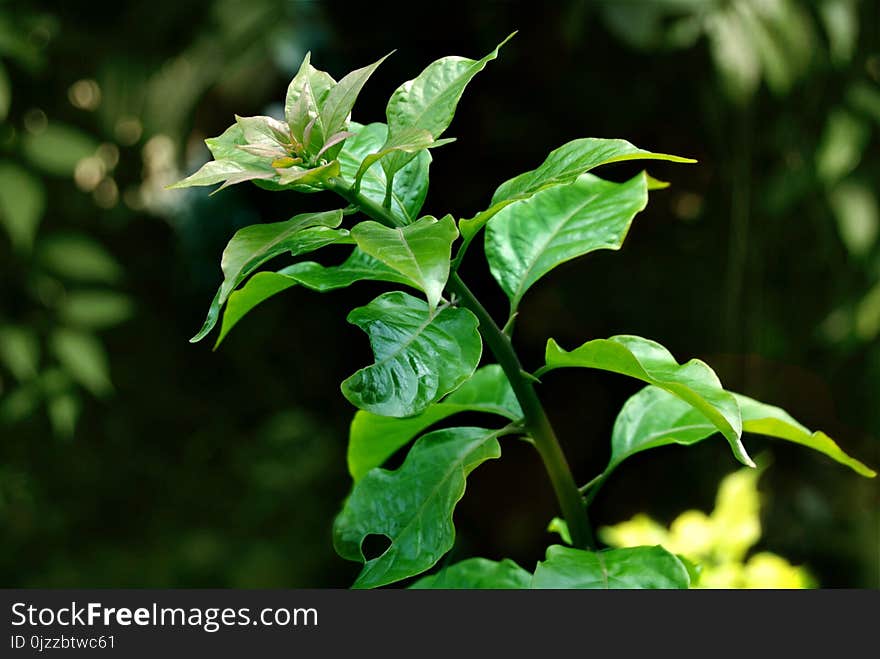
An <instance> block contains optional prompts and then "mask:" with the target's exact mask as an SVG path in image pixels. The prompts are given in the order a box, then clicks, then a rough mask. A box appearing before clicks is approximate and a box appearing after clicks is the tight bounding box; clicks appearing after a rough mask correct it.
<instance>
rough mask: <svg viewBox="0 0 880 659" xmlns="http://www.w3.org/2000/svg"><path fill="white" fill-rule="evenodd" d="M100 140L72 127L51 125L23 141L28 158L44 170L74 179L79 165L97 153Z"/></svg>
mask: <svg viewBox="0 0 880 659" xmlns="http://www.w3.org/2000/svg"><path fill="white" fill-rule="evenodd" d="M97 148H98V141H97V140H96V139H95V138H94V137H92V136H91V135H88V134H86V133H84V132H83V131H81V130H79V129H78V128H74V127H72V126H67V125H64V124H57V123H51V122H50V123H49V125H48V126H46V128H45V129H44V130H42V131H41V132H39V133H28V134H27V135H25V136H24V137H23V138H22V149H23V151H24V155H25V157H26V158H27V159H28V160H29V161H30V162H31V163H32V164H33V165H35V166H37V167H39V168H40V169H42V170H43V171H45V172H47V173H49V174H54V175H56V176H70V175H71V174H73V170H74V169H75V168H76V164H77V163H78V162H79V161H80V160H82V159H83V158H87V157H88V156H91V155H93V154H94V153H95V151H96V150H97Z"/></svg>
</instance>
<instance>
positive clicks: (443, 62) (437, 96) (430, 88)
mask: <svg viewBox="0 0 880 659" xmlns="http://www.w3.org/2000/svg"><path fill="white" fill-rule="evenodd" d="M514 34H515V33H514ZM511 37H513V34H511V35H510V36H508V37H507V39H505V40H504V41H502V42H501V43H500V44H498V45H497V46H496V47H495V49H494V50H493V51H492V52H491V53H489V54H488V55H486V56H485V57H483V58H482V59H480V60H472V59H468V58H467V57H456V56H452V57H444V58H442V59H439V60H437V61H436V62H432V63H431V64H429V65H428V66H427V68H425V70H424V71H422V72H421V73H420V74H419V75H418V76H417V77H416V78H414V79H413V80H409V81H407V82H405V83H403V84H402V85H401V86H400V87H398V88H397V89H396V90H395V91H394V93H393V94H392V95H391V98H390V99H389V101H388V107H387V108H386V115H387V118H388V127H389V129H390V132H391V135H396V134H397V133H398V132H399V131H401V130H403V129H405V128H421V129H423V130H426V131H428V132H429V133H431V135H433V136H434V137H440V135H442V134H443V131H445V130H446V129H447V128H448V127H449V124H450V123H452V118H453V116H455V108H456V106H457V105H458V101H459V99H460V98H461V95H462V94H463V93H464V88H465V87H467V84H468V83H469V82H470V81H471V80H472V79H473V77H474V76H475V75H477V74H478V73H479V72H480V71H482V70H483V69H484V68H486V64H488V63H489V62H490V61H492V60H493V59H495V58H496V57H498V51H499V49H500V48H501V47H502V46H503V45H504V44H505V43H507V41H508V40H509V39H510V38H511Z"/></svg>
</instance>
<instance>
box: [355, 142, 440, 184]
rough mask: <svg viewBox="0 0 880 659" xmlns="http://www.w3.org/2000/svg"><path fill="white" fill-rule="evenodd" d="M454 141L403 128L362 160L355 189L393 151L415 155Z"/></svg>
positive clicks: (356, 175) (356, 177)
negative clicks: (437, 138) (374, 166)
mask: <svg viewBox="0 0 880 659" xmlns="http://www.w3.org/2000/svg"><path fill="white" fill-rule="evenodd" d="M454 141H455V138H454V137H450V138H447V139H442V140H435V139H434V136H433V135H431V133H429V132H428V131H426V130H423V129H421V128H404V129H403V130H401V131H400V132H399V133H398V134H397V135H395V136H394V137H390V138H388V140H387V141H386V142H385V145H384V146H383V147H382V148H381V149H380V150H379V151H377V152H376V153H371V154H370V155H368V156H367V157H366V158H364V161H363V162H362V163H361V166H360V167H358V171H357V174H355V177H354V179H355V180H354V183H355V187H356V188H359V187H360V182H361V179H362V178H363V176H364V173H365V172H366V171H367V170H368V169H369V168H370V167H372V166H373V165H374V164H376V163H377V162H378V161H380V160H381V159H382V158H384V157H385V156H387V155H388V154H390V153H394V152H395V151H400V152H402V153H416V152H418V151H422V150H423V149H433V148H436V147H438V146H443V145H444V144H449V143H450V142H454Z"/></svg>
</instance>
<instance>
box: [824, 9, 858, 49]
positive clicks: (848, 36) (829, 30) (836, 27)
mask: <svg viewBox="0 0 880 659" xmlns="http://www.w3.org/2000/svg"><path fill="white" fill-rule="evenodd" d="M819 16H820V17H821V19H822V22H823V23H824V25H825V32H826V34H827V35H828V45H829V48H830V51H831V60H832V61H833V62H834V63H835V64H844V63H846V62H848V61H849V60H850V59H851V58H852V55H853V52H854V51H855V48H856V42H857V41H858V37H859V14H858V8H857V7H856V3H855V2H854V1H853V0H824V1H823V2H822V3H820V4H819Z"/></svg>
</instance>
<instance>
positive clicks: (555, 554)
mask: <svg viewBox="0 0 880 659" xmlns="http://www.w3.org/2000/svg"><path fill="white" fill-rule="evenodd" d="M688 586H690V577H689V575H688V571H687V568H686V567H685V566H684V564H682V562H681V561H680V560H679V559H678V557H677V556H676V555H675V554H671V553H670V552H668V551H666V550H665V549H663V547H661V546H660V545H657V546H656V547H627V548H624V549H609V550H606V551H599V552H593V551H584V550H582V549H573V548H571V547H563V546H562V545H552V546H550V547H548V548H547V559H546V560H545V561H543V562H541V563H538V567H537V568H535V576H534V577H533V578H532V588H557V589H558V588H582V589H611V588H615V589H617V588H627V589H635V588H637V589H648V588H650V589H658V588H674V589H682V588H687V587H688Z"/></svg>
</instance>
